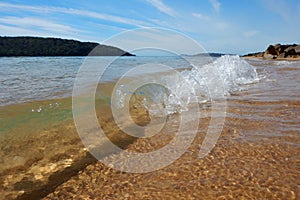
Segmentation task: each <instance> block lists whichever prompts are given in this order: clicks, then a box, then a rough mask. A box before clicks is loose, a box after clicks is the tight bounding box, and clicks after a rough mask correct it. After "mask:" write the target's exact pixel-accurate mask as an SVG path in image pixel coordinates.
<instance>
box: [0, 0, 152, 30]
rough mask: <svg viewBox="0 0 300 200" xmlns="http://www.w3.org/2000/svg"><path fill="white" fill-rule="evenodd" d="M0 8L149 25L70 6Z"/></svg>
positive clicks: (10, 5)
mask: <svg viewBox="0 0 300 200" xmlns="http://www.w3.org/2000/svg"><path fill="white" fill-rule="evenodd" d="M0 10H14V11H15V10H22V11H30V12H37V13H64V14H70V15H79V16H85V17H90V18H94V19H100V20H105V21H111V22H117V23H121V24H127V25H131V26H135V27H145V26H150V24H149V23H146V22H144V21H140V20H135V19H130V18H125V17H119V16H116V15H109V14H102V13H97V12H92V11H86V10H79V9H72V8H62V7H49V6H28V5H20V4H10V3H0Z"/></svg>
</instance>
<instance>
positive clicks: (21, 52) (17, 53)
mask: <svg viewBox="0 0 300 200" xmlns="http://www.w3.org/2000/svg"><path fill="white" fill-rule="evenodd" d="M53 56H56V57H57V56H135V55H133V54H131V53H129V52H126V51H124V50H122V49H120V48H117V47H113V46H108V45H103V44H99V43H95V42H80V41H77V40H69V39H61V38H43V37H29V36H28V37H6V36H5V37H3V36H0V57H53Z"/></svg>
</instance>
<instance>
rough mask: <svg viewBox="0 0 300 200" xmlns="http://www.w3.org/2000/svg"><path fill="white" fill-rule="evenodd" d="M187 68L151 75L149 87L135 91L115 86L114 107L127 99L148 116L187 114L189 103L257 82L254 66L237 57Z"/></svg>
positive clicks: (222, 94)
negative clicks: (132, 100)
mask: <svg viewBox="0 0 300 200" xmlns="http://www.w3.org/2000/svg"><path fill="white" fill-rule="evenodd" d="M202 63H203V62H202ZM191 66H192V68H191V69H186V70H183V71H181V72H177V71H176V72H173V73H169V74H161V75H160V76H159V77H154V76H153V75H152V76H151V78H152V79H153V80H151V81H149V80H144V81H145V82H152V84H145V85H142V86H141V87H139V88H138V89H136V90H135V91H131V92H130V85H124V84H123V85H120V86H118V88H117V89H116V91H115V94H116V96H115V97H116V99H117V104H116V107H117V108H123V107H124V106H126V105H125V104H126V97H128V96H131V97H130V98H131V99H132V97H134V98H133V99H134V100H135V102H133V104H135V105H134V106H135V107H140V106H143V107H144V108H146V109H147V110H148V111H149V114H150V115H154V116H166V115H170V114H175V113H181V112H183V111H187V110H188V105H189V104H191V103H201V104H203V103H207V102H209V101H211V100H212V96H213V94H219V95H221V96H228V95H230V94H232V93H233V92H236V91H240V90H243V85H246V84H251V83H255V82H257V81H259V77H258V75H257V72H256V69H255V67H253V66H252V65H250V64H249V63H248V62H246V61H245V60H244V59H241V58H240V57H239V56H232V55H224V56H222V57H220V58H217V59H216V60H214V61H213V62H211V63H208V64H204V65H203V64H201V61H199V64H198V63H197V62H193V63H191ZM174 71H175V70H174ZM154 80H155V81H154ZM140 82H141V83H143V80H141V81H140ZM153 83H157V84H153Z"/></svg>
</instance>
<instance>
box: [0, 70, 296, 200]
mask: <svg viewBox="0 0 300 200" xmlns="http://www.w3.org/2000/svg"><path fill="white" fill-rule="evenodd" d="M290 68H291V67H286V68H272V70H274V72H276V73H274V74H279V75H280V76H283V77H285V79H286V80H285V79H283V82H284V81H289V82H288V83H296V81H297V78H299V71H300V70H295V69H298V68H294V67H292V68H293V69H294V70H290ZM272 73H273V72H272ZM293 77H294V78H293ZM270 83H272V82H270ZM268 84H269V82H268ZM291 85H293V84H287V86H291ZM280 86H281V85H276V84H275V85H274V87H275V88H278V89H277V90H273V88H272V87H270V88H268V87H267V86H266V85H259V84H258V86H257V87H254V86H251V87H253V88H252V89H251V88H250V89H249V90H246V91H241V92H238V93H236V94H233V95H232V96H230V97H229V98H228V101H227V105H228V108H227V116H226V120H225V125H224V128H223V131H222V134H221V136H220V138H219V140H218V142H217V145H216V146H215V148H214V149H213V150H212V152H210V154H209V155H208V156H206V157H204V158H202V159H200V158H199V149H200V145H201V143H202V141H203V138H204V136H205V134H206V131H207V127H208V124H209V122H210V120H211V118H210V117H209V113H210V107H209V106H208V107H206V106H204V107H203V106H200V109H201V113H202V114H203V116H202V118H201V119H200V121H199V129H198V131H197V136H196V138H195V140H194V142H193V144H192V145H191V146H190V147H189V149H188V151H186V153H185V154H184V155H183V156H182V157H180V158H179V159H178V160H176V161H175V162H174V163H172V164H171V165H169V166H168V167H165V168H163V169H161V170H157V171H154V172H150V173H145V174H134V173H124V172H120V171H116V170H114V169H113V168H110V167H108V166H105V165H104V164H102V163H100V162H98V161H97V160H96V159H95V158H94V157H92V156H91V155H90V154H89V153H88V151H87V149H86V147H85V146H83V144H82V143H81V140H80V138H79V136H78V134H77V132H76V129H75V125H74V122H73V120H72V112H71V99H70V98H65V99H56V100H47V101H40V102H32V103H25V104H20V105H12V106H6V107H3V108H1V111H2V112H1V115H2V116H1V118H0V120H5V125H6V126H1V132H3V134H1V140H0V141H1V149H0V154H1V160H0V184H1V188H0V193H1V197H0V199H1V198H2V199H16V198H17V199H40V198H44V199H299V198H300V181H299V180H300V156H299V155H300V135H299V130H300V124H299V121H300V117H299V113H300V101H299V95H300V93H299V92H298V93H297V88H294V87H290V88H288V87H287V86H286V85H284V84H283V86H284V87H285V88H286V91H284V90H283V89H282V87H280ZM111 88H112V84H104V85H103V86H102V87H100V91H101V98H99V99H96V111H97V117H98V120H99V123H100V124H101V126H102V127H103V129H104V130H105V133H107V136H108V137H109V138H110V139H111V140H112V141H114V142H115V143H116V144H117V145H118V146H121V147H122V148H123V149H128V150H129V151H135V152H151V151H153V150H155V149H158V148H161V147H163V146H165V145H166V144H167V143H168V142H169V141H170V140H171V139H172V138H173V137H174V133H175V132H176V131H177V126H176V125H177V124H178V123H177V122H178V119H179V116H177V115H174V116H172V117H170V118H169V120H168V122H167V124H166V126H165V128H164V129H162V131H161V132H160V133H159V134H157V135H155V136H153V137H150V138H146V139H142V138H139V139H136V138H133V137H130V136H128V135H126V134H124V133H123V132H122V131H121V130H120V129H119V128H118V127H117V126H116V124H115V123H114V122H113V120H112V117H111V113H110V110H109V106H108V105H109V98H108V97H109V96H110V91H111ZM268 91H269V93H268ZM286 94H289V95H288V96H287V95H286ZM136 99H137V100H139V98H138V97H137V98H136ZM55 103H59V104H58V105H59V106H57V107H55V108H51V109H50V107H49V104H53V105H54V104H55ZM133 105H134V103H133ZM40 106H43V107H42V108H43V110H42V112H41V113H36V112H33V113H31V110H32V109H33V108H34V109H35V110H36V109H38V108H39V107H40ZM28 112H29V113H30V115H29V114H28ZM130 113H131V115H132V118H133V120H134V121H135V122H136V123H137V124H140V125H143V124H147V123H148V122H149V116H148V113H147V112H146V111H145V110H143V109H140V108H138V107H136V106H132V107H131V109H130ZM28 116H30V117H28ZM27 117H28V118H27ZM16 136H17V137H16ZM104 145H105V144H104ZM118 154H121V156H122V154H123V152H120V153H118ZM116 155H117V154H116V153H115V152H109V151H107V152H105V155H103V157H104V159H115V158H116ZM120 162H123V163H124V165H126V158H125V157H124V160H121V161H120ZM148 162H149V164H151V161H148ZM137 166H138V165H137Z"/></svg>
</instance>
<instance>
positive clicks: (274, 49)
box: [264, 44, 279, 57]
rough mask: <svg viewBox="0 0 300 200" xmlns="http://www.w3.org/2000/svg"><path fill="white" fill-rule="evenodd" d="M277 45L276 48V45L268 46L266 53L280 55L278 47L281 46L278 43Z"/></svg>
mask: <svg viewBox="0 0 300 200" xmlns="http://www.w3.org/2000/svg"><path fill="white" fill-rule="evenodd" d="M276 47H277V49H276V48H275V46H273V45H270V46H269V47H268V48H267V50H266V51H265V54H271V55H273V56H276V57H277V56H278V55H279V53H278V48H279V46H278V44H277V45H276ZM264 57H265V55H264Z"/></svg>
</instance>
